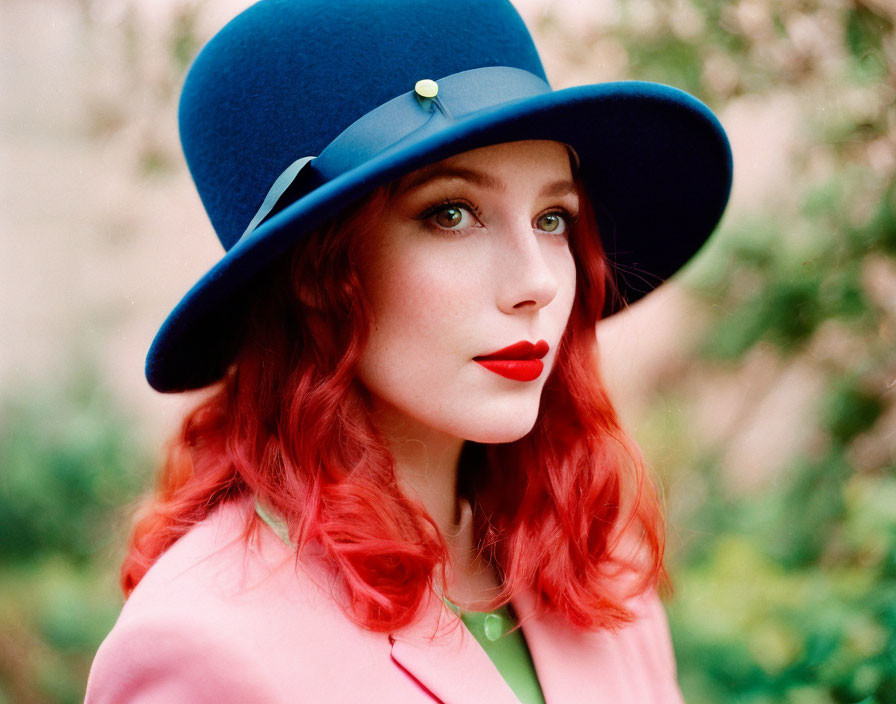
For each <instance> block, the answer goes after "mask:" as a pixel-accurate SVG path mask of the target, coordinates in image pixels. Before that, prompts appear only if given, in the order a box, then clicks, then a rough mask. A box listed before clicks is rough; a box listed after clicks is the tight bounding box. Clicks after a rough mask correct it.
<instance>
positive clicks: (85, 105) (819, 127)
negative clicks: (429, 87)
mask: <svg viewBox="0 0 896 704" xmlns="http://www.w3.org/2000/svg"><path fill="white" fill-rule="evenodd" d="M248 4H249V3H248V2H247V0H205V1H202V0H0V243H2V250H0V321H2V325H0V702H23V703H28V702H77V701H80V699H81V697H82V696H83V688H84V683H85V681H86V676H87V671H88V668H89V665H90V661H91V658H92V655H93V653H94V651H95V649H96V647H97V646H98V644H99V642H100V641H101V639H102V638H103V636H104V635H105V633H106V632H107V631H108V629H109V628H110V627H111V625H112V624H113V623H114V620H115V617H116V615H117V612H118V610H119V608H120V605H121V603H122V600H121V596H120V594H119V592H118V590H117V586H116V574H117V567H118V563H119V561H120V559H121V555H122V550H123V544H124V540H125V535H126V532H127V524H128V514H129V511H130V510H131V507H132V506H133V502H134V500H135V497H136V496H137V495H138V494H139V492H140V491H142V490H145V489H146V488H147V487H148V486H150V485H151V483H152V474H153V471H154V468H155V464H156V462H157V459H158V457H159V454H160V447H161V445H162V443H163V442H164V438H165V437H166V436H167V435H168V434H169V433H171V432H172V430H173V429H174V427H175V426H176V423H177V420H178V418H179V416H180V415H181V413H182V412H183V410H184V409H185V408H186V406H187V405H189V404H190V403H191V402H193V401H194V400H195V399H192V398H191V397H190V396H174V397H169V396H161V395H159V394H155V393H153V392H151V391H150V390H149V388H148V387H147V386H146V384H145V382H144V381H143V375H142V363H143V355H144V353H145V350H146V347H147V345H148V343H149V341H150V339H151V337H152V335H153V333H154V332H155V329H156V328H157V326H158V324H159V323H160V322H161V320H162V319H163V317H164V316H165V314H166V313H167V312H168V310H169V309H170V308H171V307H172V306H173V304H174V303H175V302H176V301H177V299H178V298H179V297H180V295H181V294H182V293H183V292H184V291H186V290H187V288H188V287H189V286H190V285H191V284H192V283H193V282H194V281H195V280H196V279H197V278H198V277H199V276H200V275H201V274H202V273H203V272H204V271H205V270H206V269H207V268H208V266H209V265H210V264H211V263H212V262H214V261H215V260H216V259H217V257H218V256H219V250H218V245H217V242H216V240H215V238H214V235H213V232H212V230H211V227H210V225H209V224H208V222H207V220H206V219H205V216H204V214H203V211H202V208H201V205H200V203H199V200H198V197H197V196H196V195H195V192H194V190H193V187H192V184H191V182H190V180H189V176H188V175H187V173H186V168H185V165H184V163H183V161H182V157H181V155H180V151H179V147H178V142H177V134H176V120H175V105H176V99H177V94H178V90H179V86H180V83H181V81H182V79H183V76H184V73H185V71H186V68H187V66H188V65H189V62H190V61H191V59H192V57H193V56H195V54H196V52H197V51H198V49H199V47H200V46H201V45H202V43H203V42H204V41H205V40H207V39H208V38H209V37H210V36H211V35H212V34H213V33H214V32H215V31H216V30H217V29H218V28H219V27H220V26H222V25H223V23H224V22H225V21H226V20H227V19H229V18H230V17H231V16H232V15H233V14H235V13H236V12H237V11H239V10H241V9H243V8H244V7H246V6H247V5H248ZM518 6H519V8H520V10H521V13H522V14H523V16H524V19H525V20H526V22H527V23H528V25H529V27H530V29H531V30H532V32H533V34H534V36H535V39H536V43H537V44H538V46H539V47H540V49H541V51H542V54H543V58H544V61H545V65H546V68H547V71H548V74H549V76H550V77H551V79H552V81H553V83H554V85H555V86H558V87H562V86H568V85H575V84H579V83H586V82H587V83H590V82H596V81H603V80H618V79H628V78H635V79H645V80H653V81H660V82H663V83H668V84H671V85H675V86H678V87H681V88H684V89H685V90H687V91H689V92H691V93H693V94H695V95H697V96H698V97H700V98H701V99H702V100H704V101H705V102H706V103H708V104H709V105H710V106H711V107H712V108H713V109H714V110H715V111H716V112H717V114H718V115H719V116H720V118H721V121H722V123H723V124H724V125H725V126H726V128H727V129H728V131H729V134H730V137H731V139H732V143H733V149H734V158H735V185H734V192H733V198H732V203H731V207H730V209H729V211H728V213H727V214H726V216H725V218H724V220H723V223H722V226H721V228H720V230H719V232H718V234H717V236H716V237H715V238H714V240H713V241H712V242H711V244H710V245H709V246H708V247H707V248H706V249H705V250H704V251H703V252H702V254H701V255H700V257H699V258H698V259H697V260H696V261H695V262H694V263H693V264H692V265H691V266H690V267H689V268H688V270H687V271H686V272H685V273H684V275H682V276H679V277H677V278H676V280H675V281H674V282H672V283H671V284H669V285H667V286H665V287H664V288H663V289H661V291H660V292H658V293H656V294H654V295H652V296H650V297H649V298H648V299H646V300H645V301H643V302H641V303H639V304H637V305H636V306H634V307H633V308H632V309H631V310H630V311H628V312H627V313H625V314H621V315H618V316H616V317H614V318H613V319H611V320H608V321H607V322H605V323H602V324H601V326H600V338H601V352H600V353H601V358H602V363H603V365H604V369H605V375H606V378H607V382H608V384H609V386H610V387H611V391H612V393H613V395H614V397H615V398H616V399H617V402H618V404H619V407H620V409H621V412H622V414H623V416H624V418H625V420H626V423H627V425H628V427H629V428H630V429H631V430H632V432H633V433H634V435H635V436H636V437H637V439H638V440H639V441H640V443H641V444H642V446H643V448H644V451H645V453H646V455H647V457H648V459H649V461H650V463H651V465H652V466H653V467H654V469H655V471H656V473H657V474H658V476H659V478H660V480H661V482H662V484H663V485H664V487H665V493H666V502H667V506H668V514H669V546H668V554H669V561H668V562H669V570H670V573H671V576H672V581H673V583H674V585H675V592H674V595H672V597H671V598H670V599H669V601H668V609H669V613H670V620H671V626H672V631H673V637H674V640H675V645H676V649H677V654H678V661H679V672H680V678H681V684H682V688H683V690H684V693H685V696H686V698H687V700H688V701H689V702H691V704H704V703H705V704H709V703H711V702H712V703H717V702H742V703H745V704H746V703H749V704H766V703H768V704H771V703H778V702H792V703H793V704H824V703H827V702H862V703H863V704H872V703H874V704H893V703H896V402H894V401H896V350H894V345H896V107H894V104H896V33H894V24H896V4H894V2H893V0H739V1H736V2H735V1H732V2H725V1H722V0H555V1H554V2H547V1H546V0H518ZM458 21H459V22H462V21H464V20H463V18H460V17H459V18H458ZM445 31H450V28H449V27H446V28H445Z"/></svg>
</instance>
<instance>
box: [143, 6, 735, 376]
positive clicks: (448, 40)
mask: <svg viewBox="0 0 896 704" xmlns="http://www.w3.org/2000/svg"><path fill="white" fill-rule="evenodd" d="M179 120H180V133H181V141H182V143H183V149H184V154H185V155H186V159H187V164H188V165H189V167H190V172H191V174H192V176H193V179H194V181H195V182H196V187H197V189H198V190H199V195H200V197H201V199H202V202H203V204H204V206H205V208H206V211H207V212H208V215H209V218H210V219H211V222H212V225H213V226H214V228H215V231H216V232H217V235H218V238H219V239H220V240H221V244H222V245H224V249H225V250H226V253H225V254H224V256H223V257H222V258H221V260H220V261H219V262H218V263H217V264H216V265H215V266H213V267H212V269H211V270H210V271H209V272H208V273H207V274H206V275H205V276H203V277H202V279H200V281H199V282H198V283H197V284H196V285H195V286H194V287H193V288H192V289H191V290H190V291H189V292H188V293H187V295H186V296H185V297H184V298H183V299H182V300H181V302H180V303H179V304H178V305H177V307H176V308H175V309H174V310H173V311H172V313H171V314H170V315H169V316H168V319H167V320H166V321H165V322H164V324H163V325H162V328H161V329H160V330H159V332H158V334H157V335H156V338H155V340H154V341H153V343H152V347H151V348H150V351H149V355H148V357H147V360H146V377H147V379H148V380H149V383H150V384H151V385H152V386H153V387H154V388H155V389H157V390H159V391H181V390H186V389H193V388H198V387H201V386H205V385H207V384H209V383H211V382H213V381H215V380H217V379H219V378H221V377H222V376H223V374H224V372H225V371H226V369H227V366H228V365H229V364H230V363H231V362H232V361H233V357H234V354H235V352H236V349H237V346H238V344H239V340H240V334H241V329H242V324H241V316H242V315H244V312H245V309H246V305H245V298H246V296H247V295H248V291H249V290H250V288H251V287H250V283H251V282H252V281H253V279H254V278H256V277H257V276H258V274H259V273H260V272H262V271H263V270H264V269H265V268H266V267H268V266H269V265H271V263H272V262H273V261H274V260H275V259H276V258H278V257H281V256H283V255H284V254H285V253H286V252H288V251H289V249H290V248H291V246H292V245H294V244H295V243H296V242H297V241H299V240H300V239H301V238H302V237H303V236H304V235H306V234H307V233H309V232H310V231H311V230H313V229H314V228H316V227H318V226H320V225H322V224H324V223H325V222H327V221H328V220H329V219H331V218H332V217H333V216H334V215H336V214H337V213H338V212H339V210H340V209H342V208H344V207H345V206H346V205H348V204H350V203H352V202H354V201H357V200H358V199H360V198H361V197H363V196H364V195H365V194H367V193H369V192H371V191H372V190H373V189H374V188H376V187H377V186H380V185H382V184H385V183H388V182H389V181H392V180H394V179H395V178H397V177H399V176H401V175H402V174H404V173H407V172H409V171H411V170H413V169H416V168H419V167H420V166H423V165H425V164H427V163H432V162H435V161H439V160H441V159H444V158H446V157H448V156H451V155H453V154H458V153H460V152H464V151H467V150H470V149H475V148H477V147H482V146H487V145H491V144H497V143H501V142H512V141H517V140H526V139H546V140H554V141H558V142H563V143H565V144H568V145H570V146H571V147H572V148H573V149H574V150H575V152H576V153H577V154H578V156H579V159H580V162H581V164H580V167H581V168H580V176H581V178H582V181H583V183H584V184H585V187H586V189H587V191H588V194H589V197H590V199H591V202H592V203H593V204H594V206H595V209H596V210H597V211H598V212H599V213H601V216H602V217H601V236H602V240H603V246H604V249H605V250H606V252H607V255H608V257H609V259H610V261H611V262H612V264H613V268H614V271H615V285H616V287H617V289H618V290H619V292H620V293H621V294H622V298H623V299H625V300H626V301H628V302H632V301H634V300H636V299H638V298H640V297H641V296H643V295H644V294H645V293H647V292H649V291H650V290H651V289H653V288H654V287H655V286H657V285H658V284H659V283H661V282H662V281H663V280H664V279H666V278H667V277H668V276H670V275H672V274H673V273H675V272H676V271H677V270H678V269H679V268H680V267H681V266H682V265H683V264H684V263H685V262H686V261H687V260H688V259H689V258H690V257H691V256H692V255H693V254H694V253H695V252H696V251H697V249H699V247H700V246H701V245H702V244H703V242H704V241H705V240H706V239H707V237H709V235H710V233H711V232H712V230H713V228H714V227H715V225H716V224H717V222H718V220H719V218H720V217H721V215H722V211H723V210H724V208H725V204H726V202H727V200H728V193H729V190H730V186H731V168H732V167H731V152H730V147H729V145H728V140H727V138H726V136H725V132H724V130H723V129H722V127H721V125H720V124H719V122H718V121H717V120H716V118H715V117H714V115H713V114H712V113H711V112H710V111H709V109H708V108H707V107H706V106H704V105H703V104H702V103H701V102H699V101H698V100H696V99H695V98H693V97H691V96H689V95H688V94H686V93H683V92H681V91H679V90H676V89H674V88H669V87H667V86H663V85H658V84H653V83H644V82H637V81H625V82H619V83H602V84H596V85H587V86H579V87H574V88H566V89H564V90H557V91H554V90H552V89H551V87H550V86H549V85H548V83H547V79H546V77H545V74H544V69H543V68H542V65H541V61H540V59H539V57H538V53H537V51H536V50H535V46H534V45H533V43H532V39H531V37H530V36H529V33H528V31H527V30H526V27H525V25H524V24H523V22H522V20H521V19H520V17H519V15H518V14H517V12H516V10H514V8H513V7H512V6H511V5H510V3H509V2H507V1H506V0H379V1H377V2H373V1H371V0H261V2H259V3H257V4H255V5H253V6H252V7H250V8H249V9H248V10H246V11H245V12H243V13H242V14H240V15H239V16H237V17H236V18H235V19H233V20H232V21H231V22H230V23H229V24H227V25H226V26H225V27H224V28H223V29H222V30H221V31H220V32H219V33H218V34H217V35H216V36H215V37H214V38H213V39H212V40H211V41H210V42H209V43H208V44H207V45H206V46H205V48H204V49H203V50H202V51H201V52H200V54H199V56H198V57H197V58H196V61H195V62H194V63H193V66H192V67H191V69H190V71H189V74H188V76H187V79H186V82H185V84H184V88H183V93H182V95H181V101H180V111H179ZM609 312H612V311H609Z"/></svg>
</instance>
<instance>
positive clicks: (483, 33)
mask: <svg viewBox="0 0 896 704" xmlns="http://www.w3.org/2000/svg"><path fill="white" fill-rule="evenodd" d="M485 66H510V67H514V68H519V69H523V70H525V71H529V72H530V73H533V74H535V75H537V76H539V77H541V78H544V70H543V68H542V65H541V61H540V59H539V57H538V53H537V51H536V49H535V46H534V44H533V43H532V39H531V37H530V36H529V33H528V31H527V30H526V27H525V25H524V24H523V21H522V19H521V18H520V16H519V15H518V14H517V12H516V10H515V9H514V8H513V6H512V5H510V3H509V2H507V1H506V0H388V1H386V2H372V1H371V0H262V1H261V2H259V3H257V4H255V5H253V6H252V7H250V8H249V9H247V10H246V11H245V12H243V13H242V14H240V15H238V16H237V17H236V18H234V19H233V20H232V21H231V22H230V23H229V24H227V25H226V26H225V27H224V28H223V29H222V30H221V31H220V32H219V33H218V34H217V35H215V37H213V38H212V40H211V41H210V42H209V43H208V44H207V45H206V46H205V48H203V50H202V51H201V52H200V54H199V56H198V57H197V58H196V60H195V62H194V63H193V66H192V67H191V69H190V72H189V74H188V76H187V79H186V82H185V84H184V88H183V92H182V94H181V102H180V113H179V121H180V134H181V141H182V144H183V149H184V154H185V155H186V159H187V164H188V165H189V167H190V172H191V174H192V175H193V179H194V181H195V182H196V187H197V189H198V191H199V195H200V197H201V199H202V202H203V204H204V206H205V209H206V211H207V212H208V215H209V218H210V219H211V222H212V225H213V226H214V228H215V231H216V232H217V234H218V238H219V239H220V240H221V243H222V244H223V245H224V248H225V249H230V247H231V246H232V245H233V244H234V242H236V240H237V239H238V238H239V237H240V235H241V234H242V233H243V230H244V229H245V228H246V225H247V224H248V223H249V222H250V220H251V219H252V217H253V215H254V214H255V212H256V210H257V209H258V207H259V205H260V204H261V203H262V201H263V200H264V197H265V195H266V193H267V191H268V189H269V188H270V186H271V184H272V183H273V182H274V181H275V179H276V178H277V177H278V176H279V175H280V174H281V173H282V172H283V170H284V169H286V168H287V167H288V166H289V165H290V164H291V163H292V162H294V161H295V160H296V159H299V158H301V157H303V156H313V155H317V154H320V152H321V151H323V149H324V148H325V147H326V146H327V145H328V144H329V143H330V142H331V141H332V140H333V139H335V138H336V137H337V136H338V135H339V134H340V133H341V132H342V131H343V130H344V129H345V128H346V127H348V126H349V125H350V124H352V123H353V122H354V121H355V120H357V119H359V118H360V117H362V116H363V115H365V114H366V113H367V112H369V111H370V110H373V109H374V108H376V107H377V106H379V105H381V104H383V103H385V102H386V101H388V100H390V99H392V98H394V97H396V96H397V95H401V94H403V93H406V92H408V91H411V90H413V89H414V85H415V84H416V82H417V81H418V80H420V79H439V78H442V77H444V76H449V75H452V74H455V73H458V72H460V71H466V70H469V69H473V68H480V67H485Z"/></svg>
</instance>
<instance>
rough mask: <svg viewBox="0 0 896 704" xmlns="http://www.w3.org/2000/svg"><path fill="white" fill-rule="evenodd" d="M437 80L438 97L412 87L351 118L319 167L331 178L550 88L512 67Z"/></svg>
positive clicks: (320, 159)
mask: <svg viewBox="0 0 896 704" xmlns="http://www.w3.org/2000/svg"><path fill="white" fill-rule="evenodd" d="M423 78H425V76H424V77H423ZM436 83H437V85H438V95H437V96H436V97H435V98H432V99H430V98H422V99H421V98H420V97H419V96H418V94H417V93H416V92H415V91H408V92H407V93H404V94H403V95H399V96H398V97H397V98H393V99H392V100H390V101H388V102H386V103H383V104H382V105H380V106H379V107H377V108H374V109H373V110H371V111H370V112H368V113H367V114H366V115H364V116H363V117H361V118H359V119H358V120H356V121H355V122H353V123H352V124H351V125H349V126H348V127H347V128H346V129H345V130H343V132H342V133H341V134H340V135H339V136H338V137H336V139H334V140H333V141H332V142H330V144H328V145H327V147H326V148H325V149H324V150H323V151H322V152H321V153H320V156H319V157H318V158H317V159H315V160H314V169H315V171H317V172H318V173H319V174H320V175H321V176H322V177H323V179H324V181H330V180H332V179H334V178H336V177H337V176H341V175H342V174H344V173H346V172H348V171H351V170H352V169H354V168H356V167H358V166H361V165H362V164H364V163H366V162H368V161H370V160H371V159H373V158H374V157H376V156H380V155H381V154H383V153H385V152H386V151H388V150H391V149H398V148H400V147H401V146H402V143H403V142H405V141H407V140H409V139H413V140H414V141H417V140H419V139H422V138H424V137H426V136H428V135H429V134H432V133H435V132H438V131H439V130H442V129H444V128H445V127H446V126H447V125H448V124H450V123H452V122H457V121H458V120H461V119H463V118H466V117H469V116H470V115H472V114H473V113H475V112H478V111H479V110H484V109H486V108H492V107H495V106H497V105H503V104H505V103H509V102H512V101H514V100H524V99H526V98H531V97H532V96H535V95H541V94H542V93H549V92H550V91H551V87H550V86H549V85H548V84H547V83H546V82H545V81H544V80H542V79H541V78H539V77H538V76H536V75H535V74H533V73H529V72H528V71H523V70H522V69H518V68H510V67H508V66H488V67H485V68H474V69H470V70H469V71H461V72H460V73H455V74H452V75H450V76H446V77H445V78H440V79H438V81H436Z"/></svg>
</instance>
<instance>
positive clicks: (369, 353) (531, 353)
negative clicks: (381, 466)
mask: <svg viewBox="0 0 896 704" xmlns="http://www.w3.org/2000/svg"><path fill="white" fill-rule="evenodd" d="M578 209H579V199H578V195H577V192H576V187H575V183H574V181H573V177H572V173H571V169H570V160H569V155H568V152H567V150H566V148H565V147H564V146H563V145H561V144H559V143H557V142H547V141H530V142H513V143H508V144H499V145H496V146H491V147H484V148H482V149H476V150H474V151H470V152H466V153H464V154H460V155H458V156H454V157H451V158H449V159H445V160H444V161H441V162H439V163H437V164H434V165H431V166H427V167H425V168H423V169H420V170H418V171H415V172H413V173H411V174H408V175H407V176H405V177H404V178H402V179H401V180H400V181H399V182H398V183H397V184H396V188H395V190H394V195H393V197H392V198H391V200H390V202H389V206H388V208H387V210H386V213H385V216H384V217H383V220H382V222H381V224H380V226H379V227H378V228H376V229H375V231H374V232H373V234H372V235H371V237H370V239H369V241H367V242H366V243H365V245H364V248H363V250H362V251H363V257H362V258H363V261H362V262H361V265H360V274H361V278H362V283H363V285H364V288H365V290H366V292H367V294H368V296H369V299H370V303H371V306H372V312H373V320H372V325H371V330H370V338H369V341H368V343H367V347H366V349H365V351H364V354H363V355H362V358H361V362H360V368H359V372H358V374H359V377H360V380H361V382H362V383H363V384H364V385H365V386H366V387H367V388H368V389H369V391H370V392H371V394H372V397H373V403H374V412H375V414H376V415H377V416H379V417H381V418H385V419H388V423H390V424H391V425H392V426H393V427H391V428H389V429H386V428H384V430H385V431H386V432H388V431H389V430H393V431H394V430H396V428H395V427H394V426H395V424H396V422H397V423H398V424H399V426H400V427H399V428H398V429H397V431H398V432H401V433H402V434H406V435H407V436H408V437H415V436H421V435H423V434H431V433H433V432H435V433H439V434H443V435H447V436H450V437H454V438H459V439H463V440H474V441H477V442H485V443H496V442H511V441H513V440H517V439H519V438H520V437H522V436H523V435H525V434H526V433H528V432H529V431H530V430H531V429H532V426H533V425H534V423H535V419H536V416H537V413H538V406H539V402H540V398H541V391H542V388H543V387H544V383H545V380H546V378H547V376H548V374H549V373H550V371H551V368H552V366H553V364H554V360H555V358H556V353H557V347H558V344H559V342H560V338H561V336H562V334H563V331H564V329H565V328H566V323H567V320H568V319H569V314H570V310H571V309H572V304H573V298H574V296H575V286H576V269H575V263H574V261H573V257H572V254H571V253H570V249H569V242H568V236H569V231H570V229H571V227H572V222H573V220H574V219H575V217H576V215H577V213H578ZM508 348H509V349H508ZM496 353H497V354H496Z"/></svg>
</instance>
